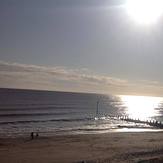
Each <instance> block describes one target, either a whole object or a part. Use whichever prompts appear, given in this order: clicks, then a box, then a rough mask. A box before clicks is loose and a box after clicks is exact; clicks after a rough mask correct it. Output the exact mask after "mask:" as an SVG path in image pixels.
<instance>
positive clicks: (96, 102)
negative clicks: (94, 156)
mask: <svg viewBox="0 0 163 163" xmlns="http://www.w3.org/2000/svg"><path fill="white" fill-rule="evenodd" d="M120 117H130V118H132V119H137V120H143V121H150V120H151V121H158V122H160V123H161V122H163V97H151V96H131V95H109V94H106V95H104V94H93V93H72V92H56V91H37V90H23V89H5V88H1V89H0V137H19V136H29V135H30V133H31V132H38V133H39V134H40V135H42V136H53V135H64V134H66V135H67V134H100V133H107V132H146V131H156V132H157V131H160V130H161V129H158V128H156V127H152V126H149V125H147V124H139V123H135V122H127V121H124V120H122V119H121V118H120Z"/></svg>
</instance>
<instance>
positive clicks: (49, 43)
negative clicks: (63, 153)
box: [0, 0, 163, 96]
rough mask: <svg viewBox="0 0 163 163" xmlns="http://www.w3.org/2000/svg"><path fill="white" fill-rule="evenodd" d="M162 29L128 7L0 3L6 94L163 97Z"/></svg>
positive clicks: (92, 1) (117, 0) (103, 1)
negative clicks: (139, 20) (34, 92)
mask: <svg viewBox="0 0 163 163" xmlns="http://www.w3.org/2000/svg"><path fill="white" fill-rule="evenodd" d="M162 29H163V20H162V18H160V20H159V22H157V23H156V24H151V25H148V26H145V25H140V24H137V23H135V22H134V21H133V20H132V18H131V17H130V16H129V15H128V13H127V12H126V8H125V1H124V0H100V1H99V0H46V1H45V0H28V1H26V0H0V87H1V88H26V89H42V90H59V91H74V92H95V93H107V94H136V95H153V96H162V95H163V75H162V70H163V54H162V52H163V46H162V43H163V30H162Z"/></svg>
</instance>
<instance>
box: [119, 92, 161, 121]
mask: <svg viewBox="0 0 163 163" xmlns="http://www.w3.org/2000/svg"><path fill="white" fill-rule="evenodd" d="M120 98H121V100H122V102H123V105H124V106H125V107H126V114H127V115H128V116H130V117H133V118H137V119H138V118H139V119H141V120H142V119H143V120H145V119H148V118H150V117H153V116H157V114H158V113H157V110H156V109H155V108H158V107H159V104H160V103H161V102H162V101H163V98H162V97H149V96H126V95H121V96H120Z"/></svg>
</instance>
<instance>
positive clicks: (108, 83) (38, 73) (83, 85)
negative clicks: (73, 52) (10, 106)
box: [0, 61, 163, 95]
mask: <svg viewBox="0 0 163 163" xmlns="http://www.w3.org/2000/svg"><path fill="white" fill-rule="evenodd" d="M0 87H7V88H27V89H46V90H62V91H80V92H98V93H113V94H130V93H131V92H132V94H133V93H134V94H139V91H140V92H143V93H144V94H154V95H156V94H157V95H160V94H161V93H163V86H162V84H161V83H159V82H158V81H148V80H141V81H127V80H125V79H119V78H115V77H111V76H105V75H99V74H95V73H93V72H90V71H89V70H87V69H82V70H72V69H67V68H66V67H45V66H37V65H27V64H19V63H8V62H4V61H0Z"/></svg>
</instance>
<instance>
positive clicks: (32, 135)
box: [31, 132, 34, 140]
mask: <svg viewBox="0 0 163 163" xmlns="http://www.w3.org/2000/svg"><path fill="white" fill-rule="evenodd" d="M33 138H34V132H31V140H33Z"/></svg>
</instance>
